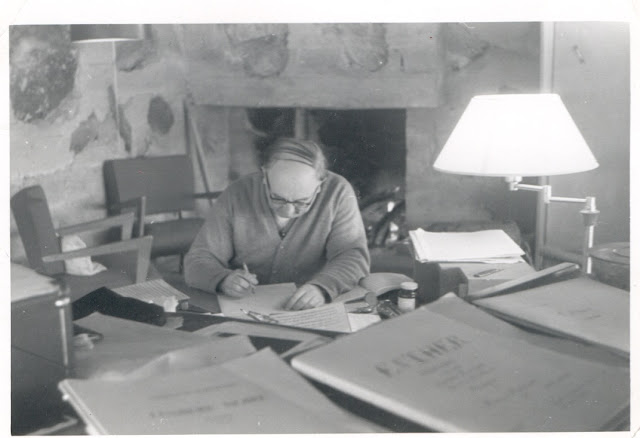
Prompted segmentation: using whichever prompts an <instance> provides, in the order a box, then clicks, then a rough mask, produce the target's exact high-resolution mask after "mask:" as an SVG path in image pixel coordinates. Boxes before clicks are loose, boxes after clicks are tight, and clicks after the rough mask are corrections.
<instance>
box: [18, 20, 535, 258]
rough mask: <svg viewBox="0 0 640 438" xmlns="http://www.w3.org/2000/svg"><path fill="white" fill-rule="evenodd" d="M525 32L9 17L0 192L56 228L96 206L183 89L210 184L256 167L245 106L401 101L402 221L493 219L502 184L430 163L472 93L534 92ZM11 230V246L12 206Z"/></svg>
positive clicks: (163, 125)
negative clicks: (45, 205) (39, 205)
mask: <svg viewBox="0 0 640 438" xmlns="http://www.w3.org/2000/svg"><path fill="white" fill-rule="evenodd" d="M537 32H538V25H537V24H536V23H519V24H506V23H497V24H489V23H487V24H472V25H462V24H432V23H427V24H353V25H345V24H289V25H287V24H277V25H267V24H264V25H153V26H151V37H150V38H149V39H147V40H145V41H141V42H126V43H125V42H121V43H116V44H115V46H114V45H113V44H112V43H108V42H107V43H91V44H72V43H70V41H69V30H68V27H67V26H19V27H12V28H11V48H10V50H11V51H10V62H11V104H12V111H11V121H10V123H11V193H12V194H13V193H15V192H16V191H18V190H19V189H20V188H22V187H25V186H27V185H30V184H41V185H42V186H43V187H44V190H45V192H46V194H47V196H48V198H49V203H50V207H51V210H52V214H53V217H54V220H55V225H66V224H70V223H76V222H80V221H84V220H90V219H95V218H99V217H103V216H104V215H105V210H104V189H103V180H102V163H103V161H104V160H106V159H112V158H124V157H134V156H143V155H167V154H178V153H184V152H185V151H186V145H185V143H186V141H185V120H184V112H183V101H184V99H185V98H186V97H188V96H191V97H192V98H193V99H194V100H195V102H196V103H197V104H200V105H199V106H198V107H197V108H196V110H195V111H194V121H195V124H196V125H197V126H198V127H199V129H198V130H199V134H200V138H201V140H202V146H203V152H204V156H205V161H206V163H205V165H206V172H207V174H208V176H209V182H210V186H211V187H210V188H211V189H212V190H220V189H222V188H223V187H225V186H226V185H227V184H228V182H229V181H230V180H232V179H235V178H237V177H238V176H240V175H243V174H246V173H248V172H251V171H254V170H256V169H257V158H256V154H255V151H254V150H253V149H252V148H251V146H250V145H251V144H252V143H253V139H254V137H253V136H254V133H252V130H251V129H250V128H249V126H248V121H247V115H246V112H245V111H244V110H243V108H244V107H247V106H251V107H270V106H271V107H274V106H275V107H305V108H326V109H331V108H337V109H372V108H407V109H408V110H407V117H406V134H407V145H406V146H407V175H406V182H407V189H408V190H407V191H408V206H407V214H408V219H409V223H410V224H411V225H412V226H416V225H424V224H428V223H430V222H433V221H440V220H459V219H471V220H473V219H478V218H479V219H485V218H489V217H495V216H500V215H502V216H505V211H507V210H509V209H510V208H511V209H513V207H512V206H513V204H511V201H509V202H505V200H506V199H505V197H506V196H508V195H507V194H505V193H501V192H500V190H501V189H502V188H503V185H502V184H493V182H492V181H490V180H486V179H482V180H480V179H474V178H465V177H456V176H451V175H443V174H437V173H435V172H433V170H432V169H431V164H432V163H433V160H434V159H435V156H436V154H437V152H438V151H439V148H440V147H441V146H442V145H443V144H444V141H445V140H446V137H447V136H448V133H449V132H450V130H451V129H452V128H453V125H454V124H455V122H456V121H457V118H458V117H459V115H460V114H461V112H462V110H463V109H464V107H465V106H466V103H467V102H468V99H470V98H471V96H473V95H475V94H479V93H487V92H524V91H534V90H535V89H536V87H537V85H538V33H537ZM196 165H197V163H196ZM168 177H170V175H168ZM196 185H197V187H198V188H199V189H202V188H203V182H202V178H201V175H200V174H199V172H197V180H196ZM519 199H520V200H521V199H522V198H519ZM207 208H209V205H208V203H207V202H203V203H202V204H201V205H200V212H201V213H202V212H204V211H205V210H206V209H207ZM516 210H517V209H516ZM507 213H508V211H507ZM11 230H12V258H14V259H15V258H20V257H21V253H22V249H21V245H20V241H19V238H18V236H17V233H16V228H15V223H14V222H13V219H12V224H11Z"/></svg>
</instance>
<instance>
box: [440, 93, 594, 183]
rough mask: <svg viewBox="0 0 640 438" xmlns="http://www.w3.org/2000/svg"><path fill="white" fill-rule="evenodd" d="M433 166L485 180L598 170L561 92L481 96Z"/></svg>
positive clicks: (460, 122) (471, 104)
mask: <svg viewBox="0 0 640 438" xmlns="http://www.w3.org/2000/svg"><path fill="white" fill-rule="evenodd" d="M433 167H434V168H435V169H437V170H439V171H442V172H448V173H457V174H463V175H482V176H502V177H518V176H546V175H563V174H568V173H575V172H583V171H586V170H590V169H594V168H596V167H598V162H597V161H596V159H595V158H594V156H593V154H592V153H591V150H590V149H589V146H587V143H586V142H585V140H584V138H583V137H582V134H581V133H580V131H579V130H578V127H577V126H576V124H575V122H574V121H573V119H572V118H571V115H570V114H569V112H568V111H567V109H566V107H565V106H564V104H563V103H562V100H561V99H560V96H558V95H557V94H503V95H487V96H476V97H474V98H473V99H471V102H470V103H469V106H468V107H467V109H466V110H465V111H464V113H463V114H462V117H461V118H460V120H459V121H458V124H457V125H456V127H455V128H454V130H453V132H452V133H451V136H450V137H449V139H448V140H447V142H446V144H445V145H444V148H443V149H442V151H441V152H440V155H439V156H438V158H437V159H436V161H435V163H434V165H433Z"/></svg>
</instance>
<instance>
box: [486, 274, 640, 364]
mask: <svg viewBox="0 0 640 438" xmlns="http://www.w3.org/2000/svg"><path fill="white" fill-rule="evenodd" d="M474 304H477V305H478V306H480V307H482V308H484V309H486V310H487V311H489V312H491V313H493V314H495V315H497V316H499V317H501V318H503V319H506V320H508V321H512V322H515V323H516V324H519V325H523V326H527V327H531V328H534V329H536V330H540V331H543V332H548V333H551V334H554V335H560V336H564V337H570V338H573V339H577V340H580V341H583V342H587V343H590V344H594V345H598V346H600V347H603V348H607V349H609V350H611V351H613V352H615V353H617V354H620V355H622V356H624V357H629V354H630V352H631V348H630V315H629V312H630V307H629V305H630V300H629V292H627V291H624V290H622V289H618V288H615V287H612V286H608V285H606V284H603V283H600V282H598V281H595V280H592V279H590V278H584V277H582V278H575V279H572V280H567V281H561V282H557V283H552V284H548V285H545V286H541V287H536V288H533V289H529V290H524V291H520V292H516V293H512V294H508V295H503V296H497V297H492V298H484V299H479V300H476V301H474Z"/></svg>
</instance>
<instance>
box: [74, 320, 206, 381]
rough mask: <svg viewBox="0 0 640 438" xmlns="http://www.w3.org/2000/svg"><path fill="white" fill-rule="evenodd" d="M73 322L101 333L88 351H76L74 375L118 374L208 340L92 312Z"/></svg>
mask: <svg viewBox="0 0 640 438" xmlns="http://www.w3.org/2000/svg"><path fill="white" fill-rule="evenodd" d="M75 324H77V325H79V326H81V327H85V328H87V329H90V330H93V331H95V332H98V333H100V334H102V336H103V338H102V339H101V340H99V341H97V342H95V345H94V348H92V349H90V350H78V351H76V352H75V364H74V375H75V376H76V377H79V378H89V377H96V376H105V377H108V376H109V375H112V376H114V377H119V376H120V375H122V374H123V373H127V372H130V371H132V370H134V369H136V368H138V367H140V366H142V365H144V364H146V363H147V362H149V361H150V360H152V359H155V358H157V357H158V356H161V355H163V354H165V353H168V352H170V351H172V350H178V349H182V348H186V347H189V346H194V345H202V344H205V343H210V342H211V339H210V338H209V337H208V336H203V335H199V334H195V333H188V332H183V331H178V330H171V329H167V328H164V327H157V326H153V325H150V324H143V323H140V322H135V321H130V320H126V319H122V318H115V317H112V316H107V315H102V314H101V313H97V312H96V313H92V314H91V315H89V316H87V317H85V318H82V319H79V320H77V321H75Z"/></svg>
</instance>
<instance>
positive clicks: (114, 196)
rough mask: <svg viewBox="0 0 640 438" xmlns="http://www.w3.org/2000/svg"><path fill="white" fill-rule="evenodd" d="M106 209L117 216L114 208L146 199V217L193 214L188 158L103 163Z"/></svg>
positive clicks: (183, 156) (117, 209) (173, 156)
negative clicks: (127, 202) (119, 204)
mask: <svg viewBox="0 0 640 438" xmlns="http://www.w3.org/2000/svg"><path fill="white" fill-rule="evenodd" d="M103 171H104V185H105V191H106V199H107V209H108V211H109V213H110V214H118V213H120V211H121V209H120V208H118V206H117V204H118V203H120V202H124V201H129V200H131V199H135V198H139V197H140V196H143V195H144V196H146V197H147V203H146V212H147V214H155V213H167V212H175V211H181V210H194V209H195V207H196V205H195V200H194V198H193V193H194V190H195V189H194V184H195V183H194V174H193V165H192V163H191V158H190V157H189V156H188V155H169V156H164V157H142V158H124V159H119V160H107V161H105V162H104V167H103Z"/></svg>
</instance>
